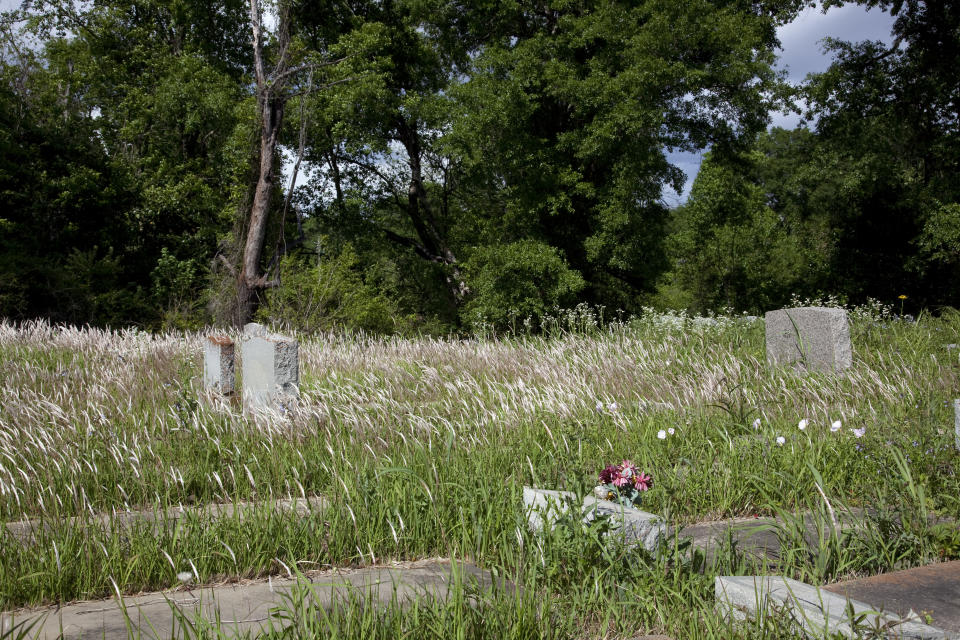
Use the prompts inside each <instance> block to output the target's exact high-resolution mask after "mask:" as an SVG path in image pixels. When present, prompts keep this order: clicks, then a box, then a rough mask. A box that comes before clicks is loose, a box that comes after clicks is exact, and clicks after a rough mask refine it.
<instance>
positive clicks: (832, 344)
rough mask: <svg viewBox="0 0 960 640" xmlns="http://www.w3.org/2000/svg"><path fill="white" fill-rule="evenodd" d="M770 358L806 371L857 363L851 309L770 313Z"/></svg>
mask: <svg viewBox="0 0 960 640" xmlns="http://www.w3.org/2000/svg"><path fill="white" fill-rule="evenodd" d="M765 319H766V331H767V362H768V363H770V364H772V365H794V366H796V367H797V368H799V369H803V370H806V371H842V370H843V369H847V368H849V367H850V366H851V365H852V364H853V349H852V347H851V345H850V325H849V323H848V322H847V312H846V311H844V310H843V309H833V308H827V307H797V308H794V309H778V310H777V311H768V312H767V314H766V318H765Z"/></svg>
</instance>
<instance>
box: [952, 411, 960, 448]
mask: <svg viewBox="0 0 960 640" xmlns="http://www.w3.org/2000/svg"><path fill="white" fill-rule="evenodd" d="M953 443H954V446H956V448H957V451H960V398H958V399H956V400H954V401H953Z"/></svg>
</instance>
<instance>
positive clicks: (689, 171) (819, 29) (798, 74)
mask: <svg viewBox="0 0 960 640" xmlns="http://www.w3.org/2000/svg"><path fill="white" fill-rule="evenodd" d="M18 6H20V0H0V11H3V10H7V9H12V8H16V7H18ZM892 24H893V18H892V17H891V16H890V14H888V13H884V12H882V11H880V10H879V9H872V10H867V9H865V8H863V7H861V6H859V5H846V6H843V7H839V8H833V9H830V10H829V11H828V12H826V13H823V12H822V11H821V10H820V9H818V8H807V9H804V10H803V12H802V13H801V14H800V16H799V17H798V18H797V19H796V20H794V21H793V22H791V23H790V24H788V25H785V26H783V27H781V28H780V29H778V30H777V34H778V36H779V38H780V43H781V45H782V50H781V51H780V52H779V57H780V63H779V66H780V68H782V69H784V70H786V71H787V75H788V78H789V79H790V81H791V82H794V83H798V82H801V81H802V80H803V79H804V78H805V77H806V75H807V74H808V73H812V72H817V71H824V70H825V69H826V68H827V67H828V66H829V64H830V59H829V58H828V57H827V56H826V55H824V54H823V47H822V45H821V43H820V41H821V40H822V39H823V38H825V37H833V38H840V39H843V40H851V41H855V42H856V41H860V40H881V41H883V42H886V43H888V44H889V43H891V42H892V38H891V37H890V27H891V25H892ZM771 116H772V122H771V125H772V126H778V127H785V128H793V127H795V126H796V125H797V123H798V122H799V120H800V117H799V116H798V115H796V114H780V113H774V114H771ZM667 157H668V158H669V159H670V161H671V162H672V163H673V164H675V165H676V166H678V167H680V169H682V170H683V172H684V173H685V174H686V175H687V182H686V185H685V186H684V188H683V190H682V191H681V193H679V194H678V193H676V192H675V191H673V190H672V189H667V190H665V192H664V201H665V202H666V203H667V204H668V205H669V206H675V205H677V204H680V203H682V202H685V201H686V199H687V196H688V195H689V194H690V187H691V186H692V185H693V179H694V178H695V177H696V175H697V172H698V171H699V170H700V162H701V160H702V157H703V154H702V153H670V154H668V156H667ZM298 182H299V181H298Z"/></svg>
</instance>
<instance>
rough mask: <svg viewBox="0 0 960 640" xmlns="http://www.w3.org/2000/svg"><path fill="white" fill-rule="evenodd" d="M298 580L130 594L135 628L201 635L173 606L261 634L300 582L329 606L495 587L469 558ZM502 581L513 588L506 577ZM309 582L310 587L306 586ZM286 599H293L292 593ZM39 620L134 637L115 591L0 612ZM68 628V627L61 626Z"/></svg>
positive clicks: (75, 631)
mask: <svg viewBox="0 0 960 640" xmlns="http://www.w3.org/2000/svg"><path fill="white" fill-rule="evenodd" d="M304 578H305V580H300V581H299V582H298V581H297V580H294V579H288V578H279V579H278V578H272V579H269V580H257V581H254V582H248V583H243V584H230V585H222V586H214V587H202V588H201V587H196V588H191V589H186V590H178V591H167V592H157V593H149V594H143V595H138V596H131V597H127V598H124V599H123V602H122V605H123V607H125V609H126V613H127V615H128V616H129V621H130V623H131V624H132V627H133V632H134V634H140V635H141V637H144V638H182V637H185V636H187V635H189V637H195V636H196V632H193V633H190V634H187V633H185V630H184V629H183V628H182V626H181V625H180V624H178V623H177V620H176V619H175V617H174V611H176V612H179V613H181V614H183V616H184V617H185V618H186V619H187V620H190V621H193V620H194V619H195V618H196V616H200V617H202V618H203V619H204V620H207V621H211V622H212V621H214V620H216V619H217V617H219V619H220V625H221V629H222V630H223V631H224V632H225V634H227V635H228V636H232V635H234V634H236V635H240V634H242V633H247V634H251V635H256V633H257V632H258V631H260V630H263V629H267V628H269V626H270V625H271V624H272V625H273V628H275V629H279V628H282V627H285V626H287V625H288V624H289V619H283V618H281V617H279V616H278V612H277V611H276V610H275V608H276V607H282V606H284V605H289V597H290V594H291V593H292V592H293V590H294V589H295V588H297V587H298V586H299V588H301V589H303V592H304V593H305V594H306V596H305V598H304V599H305V600H306V601H307V602H309V603H310V604H312V605H314V606H317V607H322V608H324V609H326V610H328V611H329V610H330V609H332V608H333V607H334V606H335V603H337V602H343V601H345V600H346V599H347V598H350V597H362V598H369V599H370V600H372V601H373V602H376V603H379V604H381V605H388V604H390V603H391V602H392V601H393V600H394V598H396V602H397V603H398V604H401V605H403V604H407V603H410V602H412V601H413V600H415V599H418V598H436V599H440V600H444V599H446V598H447V597H449V595H450V594H451V585H452V584H454V580H455V578H459V579H461V581H462V584H464V585H471V584H474V585H476V586H477V587H478V588H479V589H481V590H487V589H490V588H492V587H493V586H494V579H493V577H492V576H491V574H490V573H489V572H487V571H485V570H483V569H480V568H479V567H477V566H475V565H472V564H469V563H456V565H455V566H454V565H453V564H452V563H451V562H450V561H447V560H424V561H418V562H412V563H402V564H398V565H395V566H388V567H369V568H364V569H342V570H333V571H311V572H308V573H306V574H305V575H304ZM498 584H500V585H502V586H506V587H507V588H512V585H509V584H508V583H506V582H505V581H500V582H498ZM307 589H309V590H308V591H307ZM285 598H286V599H285ZM34 621H36V624H37V626H35V627H33V629H31V630H30V633H29V637H30V638H40V639H47V638H49V639H51V640H52V639H54V638H64V639H72V638H81V637H82V638H105V639H107V640H113V639H120V638H128V637H129V636H130V633H129V631H128V627H127V619H126V618H125V616H124V613H123V610H122V609H121V602H120V601H119V600H117V599H116V598H111V599H109V600H100V601H93V602H75V603H72V604H67V605H63V606H60V607H59V608H57V607H48V608H43V609H23V610H20V611H13V612H7V613H3V614H2V615H0V635H3V634H6V633H7V632H8V630H9V629H10V628H11V627H12V626H13V625H16V624H19V623H26V624H30V623H31V622H34ZM61 630H62V633H61Z"/></svg>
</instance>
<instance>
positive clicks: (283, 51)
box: [234, 0, 290, 326]
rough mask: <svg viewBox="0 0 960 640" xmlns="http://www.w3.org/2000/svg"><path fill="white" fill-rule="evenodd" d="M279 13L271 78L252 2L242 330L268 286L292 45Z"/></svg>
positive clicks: (238, 310)
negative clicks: (253, 173)
mask: <svg viewBox="0 0 960 640" xmlns="http://www.w3.org/2000/svg"><path fill="white" fill-rule="evenodd" d="M278 13H279V22H278V25H277V26H278V29H277V37H278V43H277V44H278V49H279V51H280V59H279V60H277V63H276V65H275V67H274V68H273V70H272V72H271V73H270V74H269V75H268V74H267V72H266V71H265V69H264V61H263V26H262V22H261V13H260V0H250V28H251V30H252V31H253V64H254V72H255V74H256V80H257V107H258V115H259V121H260V164H259V171H258V172H257V185H256V187H255V189H254V193H253V203H252V204H251V206H250V217H249V219H248V224H247V237H246V239H245V242H244V246H243V261H242V264H241V268H240V273H239V275H238V278H237V280H238V282H237V307H236V315H235V317H234V320H235V323H236V325H237V326H242V325H244V324H246V323H247V322H250V320H252V319H253V314H254V313H256V311H257V306H258V305H259V302H260V296H261V294H262V293H263V290H264V289H266V288H267V286H268V282H267V278H266V275H265V274H264V273H262V271H261V269H260V259H261V257H262V256H263V246H264V243H265V241H266V235H267V221H268V217H269V214H270V201H271V198H272V195H273V189H274V182H275V174H274V158H275V156H276V151H277V143H278V137H279V135H280V128H281V126H282V125H283V110H284V107H285V105H286V100H287V98H286V95H285V94H284V92H283V84H284V82H283V75H284V73H285V72H286V70H287V66H288V52H289V44H290V42H289V41H290V31H289V24H288V23H287V20H288V15H289V14H288V12H287V11H286V9H285V8H284V7H283V6H282V5H281V7H280V8H279V12H278Z"/></svg>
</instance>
